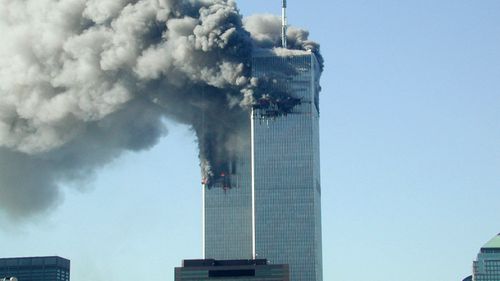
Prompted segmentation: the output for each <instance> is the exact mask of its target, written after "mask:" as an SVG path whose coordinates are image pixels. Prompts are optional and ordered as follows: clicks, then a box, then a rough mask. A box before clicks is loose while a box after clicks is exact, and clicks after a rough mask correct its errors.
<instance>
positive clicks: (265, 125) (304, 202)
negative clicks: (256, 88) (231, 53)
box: [251, 49, 322, 281]
mask: <svg viewBox="0 0 500 281" xmlns="http://www.w3.org/2000/svg"><path fill="white" fill-rule="evenodd" d="M252 74H253V76H254V77H257V78H261V79H267V80H269V81H270V83H269V86H268V90H269V91H270V92H274V93H275V94H274V95H273V96H275V97H276V98H272V99H270V100H269V99H267V98H265V99H264V100H260V101H258V105H256V106H254V111H253V114H252V129H251V130H252V180H253V184H252V186H253V194H254V201H255V203H254V213H255V214H254V220H255V223H254V238H255V243H254V246H255V249H254V250H255V254H256V255H257V256H258V257H262V258H267V259H268V260H269V261H270V262H272V263H279V264H289V265H290V272H291V273H290V276H291V280H301V281H313V280H316V281H319V280H322V251H321V248H322V247H321V202H320V201H321V182H320V159H319V119H318V118H319V100H318V99H319V98H318V93H319V74H320V69H319V64H318V62H317V60H316V57H315V55H314V54H313V53H311V52H306V51H292V50H285V49H282V50H278V51H275V52H269V51H261V52H257V53H255V55H254V57H253V63H252ZM276 93H283V95H282V96H280V95H279V94H278V95H277V96H276Z"/></svg>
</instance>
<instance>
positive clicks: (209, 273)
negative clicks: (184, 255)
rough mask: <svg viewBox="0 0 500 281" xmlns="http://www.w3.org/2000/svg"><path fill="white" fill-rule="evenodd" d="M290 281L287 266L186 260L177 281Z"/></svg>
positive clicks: (229, 261) (256, 262)
mask: <svg viewBox="0 0 500 281" xmlns="http://www.w3.org/2000/svg"><path fill="white" fill-rule="evenodd" d="M205 280H210V281H219V280H220V281H233V280H234V281H289V280H290V279H289V271H288V266H287V265H270V264H268V263H267V260H265V259H257V260H214V259H206V260H184V261H183V265H182V267H178V268H175V281H205Z"/></svg>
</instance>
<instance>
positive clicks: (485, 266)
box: [472, 234, 500, 281]
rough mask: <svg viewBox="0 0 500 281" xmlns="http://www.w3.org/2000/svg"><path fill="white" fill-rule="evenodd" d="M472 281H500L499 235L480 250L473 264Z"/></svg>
mask: <svg viewBox="0 0 500 281" xmlns="http://www.w3.org/2000/svg"><path fill="white" fill-rule="evenodd" d="M472 280H473V281H497V280H500V234H498V235H497V236H495V237H494V238H493V239H491V240H490V241H489V242H488V243H486V244H485V245H484V246H483V247H482V248H481V250H480V252H479V254H478V255H477V260H476V261H474V264H473V275H472Z"/></svg>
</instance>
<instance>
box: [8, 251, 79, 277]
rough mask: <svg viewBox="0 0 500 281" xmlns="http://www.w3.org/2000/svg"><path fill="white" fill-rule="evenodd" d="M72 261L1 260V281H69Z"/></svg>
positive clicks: (46, 258) (44, 259) (50, 259)
mask: <svg viewBox="0 0 500 281" xmlns="http://www.w3.org/2000/svg"><path fill="white" fill-rule="evenodd" d="M69 270H70V261H69V260H67V259H64V258H61V257H26V258H0V279H1V278H10V277H16V278H17V280H18V281H69Z"/></svg>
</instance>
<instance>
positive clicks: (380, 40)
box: [0, 0, 500, 281]
mask: <svg viewBox="0 0 500 281" xmlns="http://www.w3.org/2000/svg"><path fill="white" fill-rule="evenodd" d="M239 6H240V8H241V11H242V13H243V14H244V15H250V14H253V13H275V14H279V12H280V1H263V0H254V1H239ZM498 15H500V2H499V1H497V0H482V1H471V0H453V1H452V0H441V1H429V0H418V1H417V0H414V1H410V0H408V1H395V0H379V1H376V0H370V1H368V0H343V1H340V0H337V1H319V0H311V1H307V2H306V1H300V2H299V1H289V21H290V23H291V24H292V25H295V26H299V27H304V28H308V29H310V31H311V37H312V39H314V40H316V41H319V42H320V43H321V44H322V52H323V55H324V56H325V59H326V68H325V72H324V75H323V78H322V86H323V92H322V94H321V108H322V109H321V152H322V163H321V164H322V186H323V194H322V196H323V198H322V204H323V256H324V280H343V281H362V280H374V281H382V280H384V281H399V280H405V281H417V280H423V279H425V280H429V281H443V280H461V279H462V278H464V277H465V276H467V275H469V274H470V273H471V266H472V260H473V259H474V258H475V255H476V254H477V251H478V249H479V247H480V246H481V245H483V244H484V243H486V242H487V241H488V240H489V239H490V238H491V237H493V236H494V235H495V234H497V233H498V232H500V203H499V199H500V122H499V120H500V52H499V49H500V17H499V16H498ZM166 122H168V123H169V124H170V125H169V128H170V129H169V130H170V133H169V135H168V136H167V137H166V138H164V139H163V140H162V141H161V143H159V144H158V145H157V146H156V147H154V148H153V149H151V150H150V151H146V152H143V153H139V154H136V153H129V154H127V155H125V156H123V157H121V158H120V159H117V160H116V161H115V162H114V163H112V164H111V165H108V166H107V167H105V168H103V169H102V170H100V171H99V173H98V174H97V175H96V176H95V178H93V179H90V180H89V182H88V183H87V184H86V185H85V186H83V185H81V186H68V187H67V188H65V196H64V200H63V201H61V203H60V205H59V207H58V208H57V209H55V210H53V211H52V212H51V213H49V214H45V215H44V216H42V217H40V218H38V219H36V220H34V221H32V222H30V223H27V224H23V225H18V224H13V223H11V222H8V221H6V220H2V219H1V218H0V222H1V227H0V253H1V256H29V255H60V256H64V257H68V258H70V259H71V260H72V272H71V274H72V280H76V281H80V280H86V279H90V278H92V279H93V280H111V281H113V280H123V279H129V280H131V279H137V278H147V279H148V280H173V267H174V266H179V265H180V262H181V260H182V259H184V258H199V257H201V237H202V236H201V214H202V212H201V187H199V186H200V184H199V183H200V176H199V168H198V160H197V151H196V145H195V142H194V136H193V133H192V132H191V131H190V130H189V129H188V128H186V127H184V126H180V125H176V124H173V123H172V122H170V121H166Z"/></svg>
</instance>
